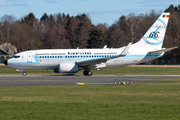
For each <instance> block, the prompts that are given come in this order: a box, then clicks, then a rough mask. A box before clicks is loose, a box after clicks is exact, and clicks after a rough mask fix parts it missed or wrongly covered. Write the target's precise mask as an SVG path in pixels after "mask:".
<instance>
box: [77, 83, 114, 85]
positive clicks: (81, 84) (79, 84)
mask: <svg viewBox="0 0 180 120" xmlns="http://www.w3.org/2000/svg"><path fill="white" fill-rule="evenodd" d="M76 84H78V85H113V84H114V83H76Z"/></svg>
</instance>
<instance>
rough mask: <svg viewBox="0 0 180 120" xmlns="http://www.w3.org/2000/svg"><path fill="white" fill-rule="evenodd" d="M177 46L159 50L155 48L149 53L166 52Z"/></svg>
mask: <svg viewBox="0 0 180 120" xmlns="http://www.w3.org/2000/svg"><path fill="white" fill-rule="evenodd" d="M176 48H177V47H172V48H162V49H161V50H155V51H151V52H149V53H150V54H151V53H159V52H168V51H170V50H173V49H176Z"/></svg>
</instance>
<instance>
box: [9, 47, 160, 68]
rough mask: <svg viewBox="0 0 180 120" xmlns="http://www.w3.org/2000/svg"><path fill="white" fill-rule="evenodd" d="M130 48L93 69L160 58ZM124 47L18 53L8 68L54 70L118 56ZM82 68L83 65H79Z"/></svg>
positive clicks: (142, 50) (10, 61)
mask: <svg viewBox="0 0 180 120" xmlns="http://www.w3.org/2000/svg"><path fill="white" fill-rule="evenodd" d="M133 46H134V45H132V46H131V48H130V50H129V52H128V54H127V55H126V56H124V57H117V58H113V59H109V60H107V61H106V62H105V63H103V64H102V63H100V64H98V63H97V64H96V66H94V67H91V69H95V68H116V67H123V66H127V65H132V64H137V63H141V62H145V61H149V60H152V59H155V58H157V57H161V56H162V55H163V53H161V54H151V55H150V54H148V51H146V50H145V49H137V48H135V49H133ZM123 50H124V47H122V48H118V49H109V48H107V49H46V50H30V51H25V52H20V53H18V54H16V55H15V56H20V57H16V58H15V57H13V58H11V59H9V60H8V66H10V67H13V68H17V69H56V68H57V67H58V64H62V63H73V64H74V63H77V62H81V61H86V60H92V59H99V58H111V57H114V56H117V55H119V54H120V53H121V52H122V51H123ZM81 67H83V65H81Z"/></svg>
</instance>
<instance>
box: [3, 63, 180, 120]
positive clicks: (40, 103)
mask: <svg viewBox="0 0 180 120" xmlns="http://www.w3.org/2000/svg"><path fill="white" fill-rule="evenodd" d="M93 72H94V74H95V75H139V74H140V75H177V74H179V73H180V71H179V68H169V67H167V68H166V67H163V68H160V67H155V68H153V67H151V68H148V67H145V68H144V67H139V68H136V67H123V68H116V69H104V70H101V71H97V70H93ZM27 73H28V75H29V74H30V75H35V74H36V73H37V74H38V75H39V74H41V75H44V74H51V75H55V74H56V73H53V71H52V70H51V71H49V72H47V71H46V70H27ZM0 74H1V75H11V74H13V75H21V72H16V71H15V69H12V68H9V67H7V66H3V65H1V66H0ZM57 75H64V74H61V73H60V74H57ZM76 75H82V71H80V72H79V73H77V74H76ZM144 80H145V79H144ZM152 80H156V81H170V82H167V83H141V84H132V85H124V86H112V85H85V86H79V85H59V86H56V85H54V86H52V85H49V86H19V87H0V119H1V120H10V119H14V120H29V119H32V120H49V119H50V120H84V119H88V120H121V119H122V120H137V119H138V120H144V119H150V120H154V119H158V120H159V119H163V120H178V119H180V114H179V113H180V98H179V96H180V87H179V86H180V79H178V78H176V79H152Z"/></svg>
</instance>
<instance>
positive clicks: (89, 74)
mask: <svg viewBox="0 0 180 120" xmlns="http://www.w3.org/2000/svg"><path fill="white" fill-rule="evenodd" d="M83 74H84V75H85V76H91V75H92V74H93V72H92V71H90V70H89V69H85V70H84V72H83Z"/></svg>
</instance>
